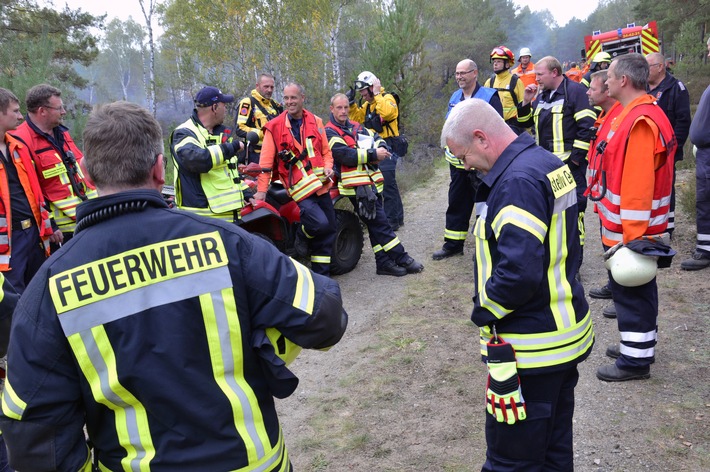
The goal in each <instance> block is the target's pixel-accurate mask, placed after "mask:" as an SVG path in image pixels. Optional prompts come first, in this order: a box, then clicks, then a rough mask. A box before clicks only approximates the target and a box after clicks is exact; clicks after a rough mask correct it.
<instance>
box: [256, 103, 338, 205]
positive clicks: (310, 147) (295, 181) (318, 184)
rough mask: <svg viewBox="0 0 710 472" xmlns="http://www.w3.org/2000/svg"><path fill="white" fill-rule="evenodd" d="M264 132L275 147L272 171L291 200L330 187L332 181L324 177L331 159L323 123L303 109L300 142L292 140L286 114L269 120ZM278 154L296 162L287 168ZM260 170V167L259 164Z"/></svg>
mask: <svg viewBox="0 0 710 472" xmlns="http://www.w3.org/2000/svg"><path fill="white" fill-rule="evenodd" d="M264 129H265V130H267V131H269V132H270V133H271V138H272V139H273V144H274V148H275V154H276V155H275V156H274V158H273V159H274V162H273V164H274V167H273V171H272V172H273V174H275V176H277V177H278V179H280V180H281V182H282V183H283V185H284V188H286V190H287V191H288V194H289V195H290V196H291V198H293V199H294V200H295V201H296V202H300V201H301V200H303V199H305V198H308V197H310V196H311V195H313V194H314V193H318V194H322V193H324V191H323V189H327V188H330V186H331V185H332V182H331V181H329V180H328V179H327V178H326V177H325V172H324V171H325V167H326V166H328V167H329V168H332V166H333V158H332V156H331V155H330V148H329V147H328V139H327V138H326V136H325V128H324V126H323V120H321V119H320V118H318V117H317V116H316V115H314V114H313V113H311V112H309V111H308V110H303V122H302V124H301V129H300V131H301V142H300V143H299V142H298V141H296V139H294V137H293V134H292V131H293V128H291V122H290V121H289V119H288V112H283V113H282V114H281V115H279V116H278V117H276V118H274V119H273V120H271V121H269V122H268V123H267V124H266V125H265V126H264ZM324 146H325V148H324ZM281 151H287V152H290V153H292V154H293V155H294V156H296V157H298V159H294V160H293V163H292V164H290V165H287V163H286V162H284V160H283V159H281V158H280V157H279V156H278V154H279V153H280V152H281ZM326 153H327V156H325V154H326ZM263 157H264V149H263V148H262V158H263ZM326 161H329V162H326ZM262 167H264V166H263V163H262Z"/></svg>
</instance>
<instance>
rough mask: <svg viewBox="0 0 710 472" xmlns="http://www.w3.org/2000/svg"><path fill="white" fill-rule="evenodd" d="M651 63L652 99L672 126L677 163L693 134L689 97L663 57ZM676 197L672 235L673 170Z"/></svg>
mask: <svg viewBox="0 0 710 472" xmlns="http://www.w3.org/2000/svg"><path fill="white" fill-rule="evenodd" d="M646 62H648V70H649V73H648V87H647V91H648V94H649V95H652V96H653V97H654V98H655V99H656V103H658V106H660V107H661V109H662V110H663V111H664V112H665V113H666V116H667V117H668V121H670V122H671V126H672V127H673V132H674V133H675V139H676V141H678V148H677V149H676V152H675V161H676V162H678V161H682V160H683V146H684V145H685V141H687V139H688V134H689V133H690V95H689V94H688V89H687V88H685V85H683V82H681V81H680V80H678V79H676V78H675V77H674V76H673V75H672V74H670V73H668V72H667V71H666V61H665V58H664V57H663V54H661V53H658V52H654V53H651V54H649V55H648V56H646ZM673 187H674V188H673V193H671V213H670V215H669V216H668V232H669V233H671V234H673V229H674V228H675V170H673Z"/></svg>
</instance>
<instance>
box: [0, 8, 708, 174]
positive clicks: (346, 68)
mask: <svg viewBox="0 0 710 472" xmlns="http://www.w3.org/2000/svg"><path fill="white" fill-rule="evenodd" d="M129 1H132V2H137V3H140V6H141V11H142V12H143V17H142V18H136V19H134V18H129V19H128V20H126V21H122V20H120V19H112V20H111V21H108V20H107V18H105V17H102V16H93V15H91V14H89V13H86V12H84V11H82V10H80V9H77V10H72V9H70V8H69V7H67V6H64V7H47V6H45V5H44V4H42V5H41V4H39V3H38V2H37V1H36V0H0V22H1V23H2V30H1V31H0V72H1V74H0V86H2V87H5V88H8V89H10V90H12V91H13V92H14V93H15V94H16V95H17V96H18V97H20V98H21V99H23V98H24V96H25V92H26V91H27V89H29V88H30V87H31V86H33V85H35V84H38V83H42V82H46V83H50V84H53V85H55V86H57V87H59V88H60V89H62V91H63V93H64V102H65V104H66V106H67V109H68V115H67V117H66V121H67V125H68V126H69V128H70V129H71V131H72V135H73V136H74V137H75V139H77V140H78V141H79V142H80V141H81V131H82V130H83V124H84V122H85V120H86V117H87V115H88V112H89V111H90V109H91V107H93V106H95V105H96V104H100V103H105V102H110V101H114V100H129V101H132V102H136V103H139V104H142V105H144V106H146V107H147V108H149V109H150V110H152V111H153V113H154V114H155V115H156V116H157V117H158V119H159V120H160V122H161V124H162V125H163V129H164V130H165V132H166V134H168V133H169V131H170V130H171V129H172V128H174V127H175V125H177V124H179V123H181V122H182V121H184V120H185V118H186V117H187V116H188V115H189V114H190V112H191V110H192V99H193V97H194V94H195V93H196V92H197V91H198V90H199V89H200V88H201V87H202V86H204V85H215V86H218V87H220V88H221V89H222V90H223V91H224V92H225V93H232V94H234V95H235V96H236V97H241V96H245V95H247V94H248V93H249V91H250V90H251V89H252V88H253V87H254V84H255V82H256V78H257V77H258V75H259V74H260V73H261V72H269V73H272V74H273V75H275V77H276V93H275V98H277V99H280V91H281V90H282V88H283V85H284V84H285V83H288V82H291V81H296V82H299V83H301V84H304V85H305V87H306V94H307V104H306V106H307V107H308V108H309V109H310V110H311V111H313V112H315V113H316V114H319V115H320V116H322V117H324V118H327V116H328V101H329V98H330V97H331V96H332V95H333V93H335V92H337V91H345V90H347V88H348V86H349V85H351V84H352V82H353V80H354V79H355V77H356V76H357V74H358V73H359V72H360V71H362V70H370V71H372V72H374V73H375V74H376V75H377V76H378V77H379V78H380V79H381V81H382V84H383V86H384V87H385V89H386V90H390V91H395V92H397V93H398V94H399V96H400V97H401V99H402V102H401V104H400V122H401V129H402V130H403V132H404V133H405V134H406V135H407V136H408V137H409V140H410V142H412V143H413V144H414V149H415V150H416V149H420V150H424V149H426V148H429V147H430V145H433V146H434V147H436V143H437V142H438V135H439V132H440V130H441V125H442V124H443V119H444V114H445V109H446V106H445V101H446V99H447V98H448V96H449V94H450V93H451V92H452V91H454V90H455V89H456V88H457V86H456V82H455V80H454V71H455V67H456V64H457V62H458V61H460V60H461V59H463V58H466V57H468V58H471V59H473V60H475V61H476V62H477V63H478V66H479V70H480V73H479V82H481V83H483V82H484V81H485V79H486V78H487V77H489V76H490V74H491V73H492V70H491V67H490V63H489V52H490V51H491V49H492V48H493V47H495V46H497V45H499V44H505V45H506V46H508V47H509V48H510V49H512V50H513V51H514V52H515V54H516V60H517V53H518V51H519V50H520V48H521V47H528V48H530V49H531V50H532V51H533V61H535V60H537V59H539V58H541V57H542V56H545V55H553V56H555V57H557V58H558V59H560V60H561V61H575V60H579V59H580V57H581V52H580V51H581V50H582V49H583V48H584V39H583V38H584V36H585V35H587V34H591V32H592V31H594V30H601V31H607V30H612V29H616V28H619V27H624V26H626V24H627V23H632V22H635V23H636V24H637V25H640V24H645V23H647V22H649V21H651V20H656V21H657V22H658V27H659V30H660V39H661V44H662V52H663V54H664V55H665V56H666V57H671V58H673V59H674V60H675V62H676V65H675V67H674V69H673V72H674V74H675V75H676V76H677V77H678V78H680V79H681V80H682V81H683V82H684V83H685V84H686V86H687V87H688V89H689V90H690V96H691V102H692V103H694V104H695V103H697V101H698V100H699V98H700V95H701V93H702V91H703V89H704V88H705V86H706V85H707V84H708V76H709V74H708V70H709V69H708V65H707V58H706V52H705V51H706V47H705V40H706V39H707V35H708V33H709V31H708V20H710V0H602V1H601V2H600V4H599V6H598V7H597V9H596V10H595V11H594V12H593V13H592V14H591V15H590V16H589V17H588V18H586V19H577V18H572V20H570V21H569V22H568V23H567V24H566V25H558V24H557V23H556V22H555V20H554V17H553V15H552V13H551V12H550V11H548V10H543V11H535V12H533V11H531V10H530V9H529V8H528V7H522V8H521V7H518V6H516V5H515V4H514V3H513V2H512V1H510V0H439V1H437V2H427V1H425V0H392V1H387V2H376V1H372V0H260V1H253V0H222V1H213V0H165V1H162V2H160V1H157V0H129ZM156 30H157V31H159V32H160V33H161V34H160V35H158V34H156ZM233 117H234V115H233V114H232V118H228V119H227V121H228V123H226V124H227V125H231V123H233ZM439 154H440V153H439V152H419V153H417V152H414V153H412V155H413V157H412V161H410V164H411V163H414V164H416V163H417V162H416V161H417V160H423V161H424V162H420V163H419V164H430V162H429V159H431V158H437V157H439Z"/></svg>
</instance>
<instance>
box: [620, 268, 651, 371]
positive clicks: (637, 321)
mask: <svg viewBox="0 0 710 472" xmlns="http://www.w3.org/2000/svg"><path fill="white" fill-rule="evenodd" d="M609 288H611V295H612V298H613V299H614V306H615V307H616V322H617V324H618V326H619V333H622V334H621V345H620V347H621V349H620V351H621V355H620V356H619V358H618V359H616V366H617V367H618V368H620V369H626V370H634V369H636V370H642V371H648V369H649V367H650V365H651V364H652V363H653V362H654V360H655V347H656V335H655V333H656V330H657V327H658V325H657V322H658V286H657V285H656V279H655V278H654V279H653V280H652V281H650V282H648V283H647V284H643V285H641V286H639V287H624V286H623V285H619V284H618V283H616V281H615V280H614V277H612V276H611V274H609ZM623 333H625V334H623ZM642 336H645V337H647V338H648V339H645V340H644V339H637V340H629V339H624V338H625V337H626V338H628V337H637V338H640V337H642ZM627 348H628V349H627ZM625 349H627V350H626V352H625ZM629 352H634V353H635V354H633V355H630V354H628V353H629Z"/></svg>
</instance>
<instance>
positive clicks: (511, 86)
mask: <svg viewBox="0 0 710 472" xmlns="http://www.w3.org/2000/svg"><path fill="white" fill-rule="evenodd" d="M519 79H520V78H519V77H518V76H517V75H515V74H511V78H510V83H509V84H508V88H498V87H494V86H493V84H494V83H496V75H495V74H493V75H491V78H490V79H488V80H489V81H490V82H489V83H488V87H490V88H494V89H496V90H498V91H499V92H508V93H509V94H510V96H511V97H513V103H514V104H516V105H517V104H518V96H517V95H516V94H515V86H516V85H518V80H519Z"/></svg>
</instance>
